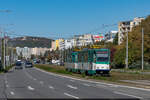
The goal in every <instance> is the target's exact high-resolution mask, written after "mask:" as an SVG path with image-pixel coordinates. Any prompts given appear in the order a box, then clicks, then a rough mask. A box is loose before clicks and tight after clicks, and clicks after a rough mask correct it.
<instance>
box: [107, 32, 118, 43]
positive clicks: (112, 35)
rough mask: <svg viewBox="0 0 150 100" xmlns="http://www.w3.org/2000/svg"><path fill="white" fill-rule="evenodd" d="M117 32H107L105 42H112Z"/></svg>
mask: <svg viewBox="0 0 150 100" xmlns="http://www.w3.org/2000/svg"><path fill="white" fill-rule="evenodd" d="M117 33H118V31H109V32H108V33H106V34H105V40H106V42H113V40H114V38H115V36H116V35H117Z"/></svg>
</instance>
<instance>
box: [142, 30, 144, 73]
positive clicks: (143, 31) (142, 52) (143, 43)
mask: <svg viewBox="0 0 150 100" xmlns="http://www.w3.org/2000/svg"><path fill="white" fill-rule="evenodd" d="M143 49H144V29H143V28H142V70H143V69H144V59H143V53H144V51H143Z"/></svg>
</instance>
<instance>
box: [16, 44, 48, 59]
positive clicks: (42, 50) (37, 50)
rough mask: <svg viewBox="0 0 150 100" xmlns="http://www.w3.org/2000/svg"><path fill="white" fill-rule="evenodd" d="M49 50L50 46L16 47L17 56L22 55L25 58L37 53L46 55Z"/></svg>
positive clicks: (37, 54)
mask: <svg viewBox="0 0 150 100" xmlns="http://www.w3.org/2000/svg"><path fill="white" fill-rule="evenodd" d="M48 50H50V48H38V47H35V48H28V47H24V48H21V47H16V53H17V56H22V57H24V58H25V59H28V58H29V59H30V58H31V55H36V56H39V55H42V56H44V54H45V52H46V51H48Z"/></svg>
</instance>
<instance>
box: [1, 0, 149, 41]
mask: <svg viewBox="0 0 150 100" xmlns="http://www.w3.org/2000/svg"><path fill="white" fill-rule="evenodd" d="M6 9H8V10H11V11H12V12H11V13H2V12H1V13H0V26H1V27H5V28H6V30H7V31H8V32H10V33H11V32H15V34H18V36H19V35H32V36H42V37H48V38H59V37H66V38H67V37H71V36H73V35H74V34H84V33H89V32H92V33H93V34H97V33H98V32H101V33H105V32H107V31H110V30H117V25H116V26H111V27H107V28H102V25H103V24H105V25H112V24H117V23H118V22H119V21H125V20H131V19H133V18H134V17H141V16H147V15H150V0H0V10H6ZM5 24H14V25H13V26H11V25H9V26H7V27H6V26H5ZM97 29H98V30H97Z"/></svg>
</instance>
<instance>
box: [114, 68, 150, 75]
mask: <svg viewBox="0 0 150 100" xmlns="http://www.w3.org/2000/svg"><path fill="white" fill-rule="evenodd" d="M112 72H120V73H121V72H123V73H130V74H140V73H143V72H150V70H149V69H148V70H140V69H113V70H112Z"/></svg>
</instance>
